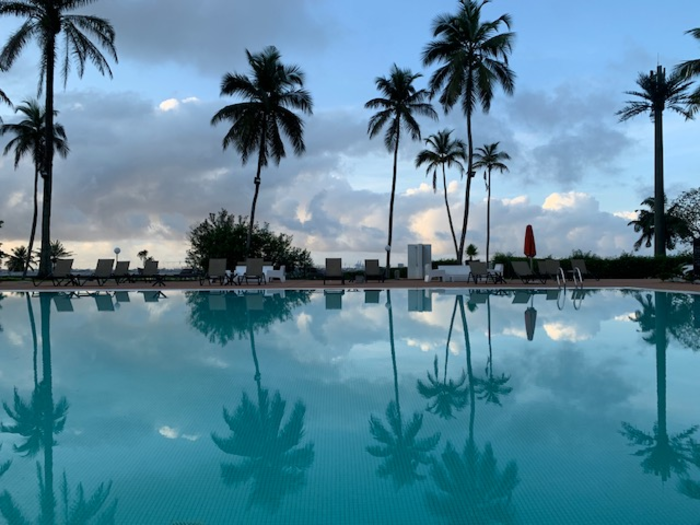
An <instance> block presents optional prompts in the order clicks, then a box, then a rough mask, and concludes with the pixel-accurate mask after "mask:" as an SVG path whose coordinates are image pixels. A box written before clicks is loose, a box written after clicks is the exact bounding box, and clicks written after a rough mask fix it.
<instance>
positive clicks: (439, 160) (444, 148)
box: [416, 129, 467, 257]
mask: <svg viewBox="0 0 700 525" xmlns="http://www.w3.org/2000/svg"><path fill="white" fill-rule="evenodd" d="M453 131H454V130H447V129H443V130H442V131H438V132H437V133H436V134H435V135H430V136H429V137H428V138H427V139H425V143H426V144H427V145H428V146H430V147H429V148H427V149H424V150H423V151H421V152H420V153H418V156H417V157H416V168H418V167H419V166H421V165H422V164H427V167H426V170H425V174H426V175H428V174H429V173H430V172H431V171H432V172H433V191H437V170H438V166H440V167H441V168H442V187H443V190H444V192H445V208H446V209H447V220H448V221H449V223H450V232H451V233H452V241H453V242H454V246H455V256H456V257H459V254H458V251H457V236H456V235H455V227H454V224H453V223H452V212H450V203H449V201H448V200H447V179H446V178H445V166H447V167H448V168H451V167H452V166H453V165H455V166H457V167H458V168H459V171H460V174H462V173H464V166H463V165H462V161H464V160H466V158H467V153H466V149H465V148H466V146H465V144H464V141H462V140H460V139H451V138H450V135H451V134H452V132H453Z"/></svg>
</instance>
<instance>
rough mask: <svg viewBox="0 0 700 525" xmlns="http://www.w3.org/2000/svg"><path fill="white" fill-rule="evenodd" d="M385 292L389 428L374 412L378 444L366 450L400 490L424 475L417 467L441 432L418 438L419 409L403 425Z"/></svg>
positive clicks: (379, 470) (371, 422) (426, 459)
mask: <svg viewBox="0 0 700 525" xmlns="http://www.w3.org/2000/svg"><path fill="white" fill-rule="evenodd" d="M386 294H387V302H386V308H387V312H388V315H389V342H390V345H391V363H392V365H393V369H394V399H393V400H392V401H389V404H388V405H387V407H386V419H387V422H388V424H389V428H386V427H385V426H384V424H383V423H382V422H381V420H380V419H379V418H377V417H375V416H374V415H371V416H370V420H369V430H370V433H371V434H372V437H373V438H374V439H375V440H376V441H378V442H379V443H380V444H381V445H371V446H368V447H367V452H369V453H370V454H371V455H372V456H375V457H378V458H382V459H383V461H382V463H381V464H380V465H379V467H378V468H377V474H378V475H379V476H380V477H382V478H386V477H391V478H392V479H393V480H394V484H395V486H396V488H397V489H400V488H401V487H403V486H404V485H410V484H412V483H414V482H415V481H417V480H421V479H424V478H425V476H423V475H422V474H419V473H418V467H419V466H420V465H427V464H429V463H430V457H429V455H428V453H429V452H430V451H431V450H433V449H434V448H435V447H436V446H437V444H438V441H440V434H439V433H437V434H433V435H432V436H430V437H428V438H423V439H418V433H419V432H420V430H421V427H422V426H423V415H422V414H420V413H419V412H414V413H413V417H412V418H411V419H410V420H409V421H408V422H407V423H406V425H405V426H404V423H403V420H402V416H401V403H400V402H399V377H398V371H397V367H396V348H395V345H394V316H393V312H392V309H391V290H387V292H386Z"/></svg>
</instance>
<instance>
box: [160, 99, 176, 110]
mask: <svg viewBox="0 0 700 525" xmlns="http://www.w3.org/2000/svg"><path fill="white" fill-rule="evenodd" d="M178 107H180V102H179V101H178V100H177V99H175V98H169V99H167V100H164V101H163V102H161V103H160V104H158V109H160V110H161V111H162V112H163V113H165V112H166V111H172V110H174V109H177V108H178Z"/></svg>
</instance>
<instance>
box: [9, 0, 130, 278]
mask: <svg viewBox="0 0 700 525" xmlns="http://www.w3.org/2000/svg"><path fill="white" fill-rule="evenodd" d="M94 2H95V0H52V1H47V0H2V1H0V16H16V17H20V18H23V19H24V22H23V23H22V25H21V26H20V27H19V29H17V31H15V32H14V33H13V34H12V35H10V37H9V39H8V40H7V42H6V43H5V45H4V47H3V48H2V50H0V69H3V70H7V69H9V68H10V67H11V66H12V65H13V64H14V62H15V60H16V59H17V58H18V57H19V56H20V54H21V53H22V51H23V50H24V48H25V47H26V45H27V44H28V43H29V41H30V40H31V39H35V40H36V41H37V43H38V44H39V46H40V53H41V58H40V63H39V91H40V92H41V90H42V89H43V88H44V87H45V93H46V102H45V104H44V108H45V112H44V116H45V119H46V126H45V128H44V129H45V133H46V140H45V146H46V147H45V151H44V155H45V157H46V158H45V161H44V162H43V164H42V177H43V179H44V200H43V213H42V228H41V230H42V231H41V262H40V265H39V274H40V275H41V276H45V275H48V273H49V272H50V271H51V256H50V248H49V243H50V240H51V195H52V191H53V154H54V151H55V146H54V136H55V131H54V114H55V111H54V77H55V67H56V60H57V56H58V55H57V53H58V52H59V42H58V35H59V34H61V33H62V34H63V38H62V39H61V41H62V47H63V49H61V55H60V56H61V57H62V58H61V61H62V64H61V73H62V75H63V85H64V87H65V85H66V82H67V81H68V73H69V72H70V70H71V61H74V62H75V64H76V65H77V72H78V76H79V77H82V76H83V73H84V71H85V63H86V62H88V61H89V62H91V63H92V64H93V65H94V66H95V68H97V70H98V71H99V72H100V73H102V74H105V73H106V74H107V75H109V76H110V77H111V76H112V70H111V69H110V67H109V63H108V62H107V59H106V58H105V56H104V55H103V54H102V53H101V52H100V49H99V48H100V47H101V48H102V49H104V50H105V51H106V52H107V54H108V55H109V56H110V57H111V58H112V59H113V60H114V61H115V62H117V60H118V59H117V52H116V48H115V47H114V37H115V33H114V29H113V28H112V25H111V24H110V23H109V22H108V21H107V20H104V19H102V18H99V17H96V16H90V15H82V14H75V13H72V11H74V10H75V9H80V8H83V7H85V6H87V5H89V4H92V3H94ZM91 38H92V39H93V40H95V41H96V42H97V44H95V43H94V42H93V41H92V40H91ZM44 82H45V84H44Z"/></svg>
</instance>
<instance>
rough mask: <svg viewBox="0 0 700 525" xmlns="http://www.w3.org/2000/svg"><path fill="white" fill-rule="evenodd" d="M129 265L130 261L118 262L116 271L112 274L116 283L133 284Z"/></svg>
mask: <svg viewBox="0 0 700 525" xmlns="http://www.w3.org/2000/svg"><path fill="white" fill-rule="evenodd" d="M129 264H130V263H129V261H117V265H116V266H115V267H114V271H113V272H112V277H113V278H114V282H116V283H117V284H119V283H120V282H122V283H123V282H129V283H130V282H133V279H132V278H131V275H130V274H129Z"/></svg>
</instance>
